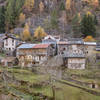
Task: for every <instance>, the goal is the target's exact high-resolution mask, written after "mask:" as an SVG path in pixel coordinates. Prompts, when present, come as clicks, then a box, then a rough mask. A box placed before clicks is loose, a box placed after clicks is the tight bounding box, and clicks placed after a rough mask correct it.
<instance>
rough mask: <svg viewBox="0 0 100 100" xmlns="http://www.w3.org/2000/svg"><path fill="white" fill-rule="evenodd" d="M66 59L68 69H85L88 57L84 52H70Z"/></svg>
mask: <svg viewBox="0 0 100 100" xmlns="http://www.w3.org/2000/svg"><path fill="white" fill-rule="evenodd" d="M64 60H65V62H66V63H65V64H66V66H67V68H68V69H85V63H86V59H85V56H84V54H72V53H68V54H67V55H66V57H65V59H64Z"/></svg>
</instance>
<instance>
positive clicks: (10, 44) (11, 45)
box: [4, 38, 16, 51]
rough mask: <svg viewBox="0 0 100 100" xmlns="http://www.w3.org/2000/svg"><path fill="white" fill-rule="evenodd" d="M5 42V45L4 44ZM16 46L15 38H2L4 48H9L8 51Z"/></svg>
mask: <svg viewBox="0 0 100 100" xmlns="http://www.w3.org/2000/svg"><path fill="white" fill-rule="evenodd" d="M6 44H7V45H6ZM15 48H16V40H14V42H13V39H12V38H8V39H5V40H4V49H5V50H9V51H13V50H15Z"/></svg>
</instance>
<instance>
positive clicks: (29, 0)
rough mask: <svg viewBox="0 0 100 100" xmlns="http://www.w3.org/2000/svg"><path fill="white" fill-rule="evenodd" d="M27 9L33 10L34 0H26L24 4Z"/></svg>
mask: <svg viewBox="0 0 100 100" xmlns="http://www.w3.org/2000/svg"><path fill="white" fill-rule="evenodd" d="M24 7H25V9H27V10H28V11H32V9H33V7H34V0H25V4H24Z"/></svg>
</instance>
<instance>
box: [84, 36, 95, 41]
mask: <svg viewBox="0 0 100 100" xmlns="http://www.w3.org/2000/svg"><path fill="white" fill-rule="evenodd" d="M84 41H85V42H93V41H95V39H94V38H93V37H92V36H87V37H86V38H85V39H84Z"/></svg>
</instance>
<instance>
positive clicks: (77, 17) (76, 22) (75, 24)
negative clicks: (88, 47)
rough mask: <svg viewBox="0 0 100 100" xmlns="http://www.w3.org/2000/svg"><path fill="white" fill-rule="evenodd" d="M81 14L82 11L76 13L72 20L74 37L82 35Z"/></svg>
mask: <svg viewBox="0 0 100 100" xmlns="http://www.w3.org/2000/svg"><path fill="white" fill-rule="evenodd" d="M80 21H81V16H80V13H78V14H76V15H75V16H74V18H73V20H72V29H73V33H74V34H73V35H74V37H81V28H80Z"/></svg>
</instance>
